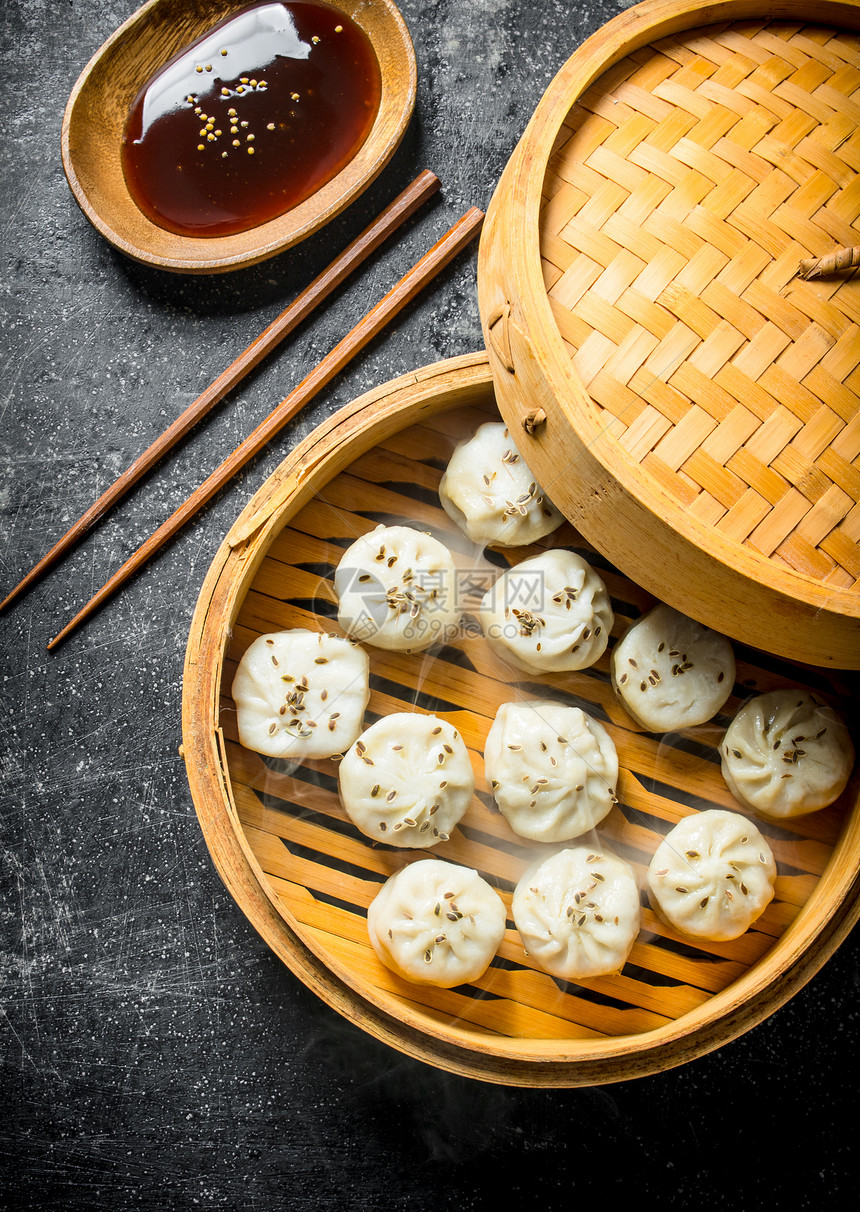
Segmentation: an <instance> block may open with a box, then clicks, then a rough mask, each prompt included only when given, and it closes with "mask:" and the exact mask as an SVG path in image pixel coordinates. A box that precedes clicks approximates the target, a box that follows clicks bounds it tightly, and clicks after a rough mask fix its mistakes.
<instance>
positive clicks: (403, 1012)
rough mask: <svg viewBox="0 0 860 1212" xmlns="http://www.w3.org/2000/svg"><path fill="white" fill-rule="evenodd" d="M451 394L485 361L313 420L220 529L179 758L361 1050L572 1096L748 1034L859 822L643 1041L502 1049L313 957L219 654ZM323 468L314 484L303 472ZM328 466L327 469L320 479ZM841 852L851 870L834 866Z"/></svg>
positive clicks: (479, 374)
mask: <svg viewBox="0 0 860 1212" xmlns="http://www.w3.org/2000/svg"><path fill="white" fill-rule="evenodd" d="M458 389H472V390H473V391H474V392H475V393H479V392H486V391H490V390H491V389H492V376H491V374H490V370H489V363H488V359H487V355H486V354H485V353H480V354H470V355H466V356H464V357H461V358H455V359H450V360H448V361H443V362H439V363H435V364H432V365H430V366H428V367H423V368H421V369H420V370H418V371H415V372H412V373H409V374H406V375H403V376H401V377H400V378H398V379H394V380H392V381H390V382H389V383H386V384H384V385H383V386H381V387H378V388H376V389H373V390H371V391H369V392H367V393H365V394H364V395H362V396H360V397H358V398H357V399H356V400H354V401H353V402H352V403H350V404H348V405H346V406H345V407H344V408H342V409H341V410H340V411H339V412H338V413H336V414H335V415H334V416H333V417H331V418H330V419H329V420H328V421H326V422H324V423H323V424H322V425H321V426H319V427H318V428H317V429H316V430H314V431H313V432H312V433H311V434H310V435H309V436H308V437H307V438H305V439H304V441H303V442H301V443H300V444H299V445H298V446H297V447H296V449H295V450H294V451H293V452H292V453H291V454H290V455H288V456H287V458H286V459H285V460H284V461H283V463H282V464H281V465H280V467H279V468H278V469H277V470H276V471H275V472H274V473H273V475H272V476H270V477H269V479H268V480H267V481H266V482H265V483H264V484H263V485H262V487H261V488H260V489H259V490H258V492H257V493H256V494H255V496H254V498H253V499H252V500H251V501H250V502H249V504H248V505H247V506H246V508H245V509H244V510H243V512H242V513H241V515H240V516H239V518H238V519H237V521H236V522H235V524H234V525H233V526H232V527H231V529H230V531H229V532H228V534H227V536H226V538H225V540H224V542H223V543H222V545H221V547H220V549H219V551H218V553H217V554H216V556H215V559H214V560H213V563H212V565H211V566H210V569H209V571H208V573H207V576H206V578H205V581H204V584H203V587H202V589H201V592H200V596H199V599H198V602H197V606H196V609H195V613H194V617H193V620H192V623H191V628H190V632H189V639H188V647H187V651H186V661H185V674H184V689H183V708H182V720H183V742H182V752H183V756H184V760H185V764H186V770H187V774H188V779H189V785H190V788H191V793H192V798H193V801H194V805H195V809H196V811H197V815H198V819H199V821H200V825H201V828H202V830H203V835H204V838H205V840H206V843H207V846H208V847H209V851H210V854H211V856H212V858H213V861H214V863H215V866H216V869H217V870H218V872H219V874H220V875H221V877H222V879H223V880H224V883H225V884H226V886H227V888H228V890H229V891H230V893H231V895H232V896H233V897H234V899H235V900H236V902H237V904H238V905H239V907H240V908H241V909H242V911H243V912H244V913H245V915H246V917H248V919H249V921H250V922H251V924H252V925H253V926H254V927H255V929H257V931H258V932H259V933H260V935H261V936H262V937H263V939H264V940H265V941H266V942H267V943H268V945H269V946H270V947H271V948H272V949H273V950H274V951H275V952H276V954H278V955H279V956H280V958H281V959H282V960H283V961H284V963H285V964H286V965H287V966H288V967H289V968H290V969H291V971H292V972H293V973H294V974H295V975H296V976H298V977H299V979H300V980H302V981H303V982H304V983H305V984H306V985H308V986H309V987H310V988H311V989H312V990H313V991H314V992H315V993H317V995H318V996H320V997H321V998H322V999H323V1000H324V1001H325V1002H326V1003H327V1004H328V1005H330V1006H332V1007H333V1008H334V1009H335V1010H337V1011H338V1012H339V1013H341V1014H342V1015H344V1017H346V1018H347V1019H349V1020H350V1021H352V1022H354V1023H356V1024H357V1025H358V1026H360V1027H362V1028H363V1029H364V1030H366V1031H368V1032H369V1033H370V1034H371V1035H373V1036H374V1037H375V1038H377V1039H380V1040H382V1041H383V1042H385V1043H388V1044H390V1045H391V1046H393V1047H395V1048H397V1049H398V1050H400V1051H402V1052H405V1053H407V1054H409V1055H412V1056H416V1057H418V1058H419V1059H422V1060H424V1061H427V1062H429V1063H431V1064H434V1065H436V1066H438V1067H440V1068H443V1069H447V1070H449V1071H451V1072H457V1073H461V1074H463V1075H465V1076H471V1077H477V1078H480V1079H482V1080H487V1081H496V1082H502V1083H506V1084H514V1085H526V1086H575V1085H593V1084H599V1083H602V1082H612V1081H620V1080H624V1079H626V1078H630V1077H635V1076H642V1075H645V1074H648V1073H654V1072H659V1071H662V1070H665V1069H668V1068H672V1067H674V1066H675V1065H679V1064H682V1063H684V1062H686V1061H688V1060H691V1059H694V1058H695V1057H697V1056H700V1055H703V1054H704V1053H706V1052H708V1051H711V1050H713V1049H714V1048H717V1047H719V1046H720V1045H722V1044H723V1043H726V1042H728V1041H729V1040H730V1039H732V1038H735V1037H736V1036H738V1035H740V1034H742V1033H743V1032H744V1031H746V1030H749V1029H750V1028H751V1027H753V1026H755V1025H756V1024H757V1023H759V1022H760V1021H761V1020H762V1019H764V1018H766V1017H767V1016H768V1015H769V1014H771V1013H773V1012H774V1011H775V1010H776V1009H777V1008H778V1007H779V1006H781V1005H782V1004H783V1003H784V1002H785V1001H786V1000H788V998H790V997H791V996H792V995H793V994H794V993H795V992H796V991H797V990H798V989H800V988H801V987H802V986H803V985H804V984H805V983H806V982H807V981H808V980H809V979H810V978H811V977H812V976H813V975H814V973H815V972H816V971H818V969H819V968H820V967H821V965H822V964H823V963H824V962H825V961H826V959H827V958H828V957H829V956H830V955H831V954H832V952H833V951H834V950H835V949H836V947H837V946H838V945H839V943H840V942H841V941H842V940H843V939H844V937H845V936H846V935H847V933H848V932H849V930H850V929H851V926H852V925H853V924H854V922H855V921H856V920H857V918H858V916H860V870H858V867H860V811H858V810H857V807H856V806H855V809H854V810H853V811H852V812H851V813H850V814H849V816H848V817H847V818H846V822H845V826H844V828H843V830H842V833H841V835H840V838H839V840H838V842H837V843H836V845H835V847H834V850H833V854H832V855H831V859H830V861H829V863H828V865H827V867H826V869H825V871H824V872H823V873H822V875H821V877H820V879H819V881H818V883H817V885H816V888H815V890H814V892H813V893H812V895H811V897H810V898H809V900H808V902H807V904H806V906H805V907H804V909H803V910H802V911H801V913H800V915H799V917H798V918H797V919H796V920H795V921H794V923H793V924H792V925H791V926H790V927H789V928H788V929H787V930H786V931H785V933H784V934H783V935H782V936H781V937H780V938H779V939H778V940H777V941H776V943H775V944H774V946H773V947H772V948H771V950H770V951H769V952H768V954H767V957H766V959H765V960H763V961H759V962H758V963H757V964H755V965H753V967H752V968H750V969H749V970H748V971H747V972H746V973H745V974H744V975H743V976H742V977H740V978H739V979H738V980H737V981H735V982H733V983H732V984H731V985H729V986H727V987H726V988H725V989H724V990H723V991H722V992H721V993H718V994H715V995H714V996H713V997H711V998H710V999H709V1000H708V1001H707V1002H705V1003H704V1004H703V1005H702V1006H701V1007H699V1008H697V1009H696V1010H693V1011H691V1012H688V1013H687V1014H686V1015H683V1016H682V1017H680V1018H678V1019H677V1020H675V1021H674V1022H672V1023H670V1024H667V1025H666V1026H664V1027H661V1028H658V1029H656V1030H652V1031H649V1032H645V1033H641V1034H637V1035H627V1036H616V1037H607V1038H606V1039H600V1040H588V1041H560V1040H539V1039H538V1040H533V1039H528V1040H513V1039H508V1038H506V1037H503V1036H495V1035H492V1034H491V1033H490V1032H480V1031H477V1030H475V1031H471V1030H466V1029H463V1028H458V1027H456V1026H449V1027H442V1026H441V1025H440V1024H439V1023H438V1022H435V1021H429V1020H428V1019H427V1018H426V1017H425V1016H423V1015H421V1014H417V1013H414V1012H412V1011H409V1010H407V1009H404V1008H403V1007H398V1012H397V1014H394V1013H393V1012H392V1010H391V1004H390V999H388V998H387V997H385V996H383V995H381V994H380V995H378V996H377V995H376V993H375V992H374V991H372V990H367V991H361V992H360V991H359V990H358V989H356V988H355V987H354V985H353V984H352V982H351V979H350V973H349V972H348V971H347V970H346V969H343V968H341V966H340V965H339V963H338V962H337V961H333V960H332V957H331V956H328V957H325V958H324V957H323V956H321V955H320V954H319V952H318V950H317V948H316V947H315V945H314V944H313V942H312V940H310V939H309V938H308V937H307V936H306V935H305V933H304V931H303V929H302V927H301V926H300V925H299V924H298V923H297V922H295V921H294V920H293V919H292V915H291V914H290V913H289V911H288V910H287V909H285V908H284V906H283V905H281V904H280V903H279V902H278V899H277V897H276V895H275V893H274V890H273V888H272V886H271V884H270V882H269V880H268V879H267V877H266V876H265V874H264V872H263V871H262V869H261V867H260V865H259V863H258V861H257V859H256V857H255V855H254V854H253V852H252V850H251V847H250V845H249V843H248V840H247V838H246V836H245V834H244V830H243V827H242V825H241V823H240V821H239V815H238V811H237V809H236V806H235V804H234V802H233V800H232V795H231V789H230V779H229V773H228V768H227V762H226V756H225V745H224V738H223V734H222V733H221V730H220V726H219V720H218V702H219V694H220V685H221V676H222V671H223V664H224V659H225V654H226V648H227V643H228V640H229V635H230V633H231V630H232V626H233V624H234V623H235V620H236V617H237V615H238V613H239V609H240V606H241V604H242V601H243V600H244V597H245V595H246V593H247V591H248V588H249V586H250V584H251V583H252V581H253V578H254V576H255V575H256V572H257V569H258V568H259V566H260V564H261V562H262V560H263V558H264V557H265V555H266V553H267V551H268V548H269V546H270V545H271V543H272V541H273V540H274V538H275V536H276V535H277V533H278V532H279V531H280V530H281V529H282V527H283V526H284V524H285V522H286V521H287V520H288V518H289V517H290V516H292V514H293V513H294V512H295V511H296V510H298V509H299V508H301V507H302V506H303V505H304V504H306V502H307V501H308V500H309V499H310V498H311V497H312V496H313V495H314V494H315V493H316V492H317V491H318V490H319V489H320V488H321V487H323V485H324V483H328V482H329V480H330V479H331V478H333V476H335V475H337V474H339V473H340V472H341V471H342V470H343V469H344V467H346V466H347V465H348V464H349V463H351V462H352V461H353V460H354V459H355V458H357V457H359V456H360V455H361V454H363V453H365V452H366V451H367V450H369V449H370V448H371V447H372V446H374V445H376V444H377V442H378V441H379V440H380V439H381V438H382V437H385V436H387V435H388V434H390V433H394V432H397V431H399V430H400V429H403V428H405V427H407V426H408V425H411V424H414V423H416V421H417V420H419V419H420V417H421V416H422V415H429V414H431V413H436V412H442V411H445V410H446V408H454V407H457V406H459V404H460V403H461V402H460V401H459V400H458V401H457V402H456V403H448V404H446V397H447V395H449V394H450V393H451V392H453V391H455V390H458ZM323 466H325V467H326V473H325V478H324V480H320V482H318V481H317V478H316V477H315V474H314V473H315V472H316V471H317V470H318V469H320V468H321V467H323ZM332 468H333V469H332ZM846 854H853V855H855V856H857V857H855V860H854V862H853V863H851V864H848V863H843V864H842V865H841V866H840V864H839V863H838V861H837V860H838V859H839V858H842V857H843V856H845V855H846Z"/></svg>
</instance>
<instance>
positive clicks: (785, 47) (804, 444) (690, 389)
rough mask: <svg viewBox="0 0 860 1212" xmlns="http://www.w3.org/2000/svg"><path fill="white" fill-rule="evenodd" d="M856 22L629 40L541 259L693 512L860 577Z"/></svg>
mask: <svg viewBox="0 0 860 1212" xmlns="http://www.w3.org/2000/svg"><path fill="white" fill-rule="evenodd" d="M858 168H860V38H858V37H857V36H856V35H854V34H848V33H844V32H836V31H834V30H830V29H825V28H818V27H814V26H808V25H807V26H802V25H799V24H797V23H787V22H780V23H777V22H771V23H766V22H735V23H727V24H724V25H720V26H709V27H707V28H704V29H699V30H693V31H689V32H686V33H684V34H682V35H678V36H676V37H672V38H667V39H664V40H661V41H660V42H656V43H654V44H653V45H651V46H648V47H645V48H643V49H641V50H639V51H636V52H634V53H632V54H630V55H629V56H628V57H626V58H625V59H623V60H621V61H620V62H619V63H617V64H616V65H614V66H613V67H612V68H610V69H609V70H608V71H607V72H605V73H604V74H603V75H602V76H601V77H600V79H599V80H598V81H597V82H596V83H595V84H594V85H593V86H592V88H590V89H589V90H588V92H586V93H585V94H584V95H583V96H582V97H581V98H580V100H579V101H578V102H577V104H576V105H574V106H573V108H572V109H571V111H570V113H569V115H568V117H567V119H566V122H565V124H564V125H563V127H562V129H561V131H560V133H559V136H558V139H557V141H556V145H555V148H554V151H553V155H552V157H551V159H550V161H549V165H548V171H547V173H546V177H545V182H544V202H543V209H542V214H541V228H540V235H541V257H542V263H543V269H544V277H545V282H546V288H547V291H548V296H549V300H550V304H551V307H552V311H553V314H554V317H555V320H556V323H557V325H558V329H559V331H560V334H561V336H562V338H563V339H564V341H565V342H566V344H567V346H568V348H569V352H570V356H571V359H572V364H573V367H574V369H575V371H576V373H577V375H578V376H579V378H580V379H581V381H582V383H583V385H584V386H585V388H586V390H587V391H588V392H589V394H590V396H591V398H592V399H593V400H594V401H595V403H596V404H597V406H598V407H599V408H600V409H601V410H602V412H603V414H604V417H605V420H606V424H607V427H608V430H609V433H610V434H611V435H613V437H615V438H616V439H617V441H618V443H619V444H620V446H622V447H623V448H624V449H625V451H627V452H628V453H629V454H630V455H631V456H632V457H633V458H634V459H635V460H636V461H637V462H639V463H640V464H641V466H642V467H643V469H644V470H646V471H647V472H648V473H649V475H650V476H651V477H653V479H654V481H656V483H657V484H658V485H659V486H660V487H661V488H662V489H665V490H668V491H669V492H670V493H671V494H672V495H673V496H674V497H675V498H676V499H677V500H678V501H680V502H681V504H682V505H683V506H684V507H685V508H686V509H687V510H688V511H689V513H690V514H691V515H694V516H696V517H698V518H699V519H701V520H702V521H703V522H705V523H708V524H710V525H712V526H713V527H715V528H716V529H717V530H718V531H720V532H722V533H724V534H725V535H726V536H727V537H729V538H731V539H733V540H735V541H737V542H739V543H742V544H746V545H748V546H749V547H750V548H751V549H753V550H755V551H757V552H760V553H762V554H764V555H766V556H768V557H770V558H771V559H772V560H773V561H775V562H777V563H779V564H782V565H783V566H787V567H790V568H791V569H793V570H795V571H797V572H800V573H802V574H805V575H807V576H810V577H813V578H815V579H816V580H818V581H820V582H822V583H823V584H828V585H833V586H836V587H839V588H847V589H851V588H856V587H857V583H858V580H860V504H858V501H860V460H858V455H860V278H858V276H857V275H856V271H853V272H851V271H849V272H847V273H846V272H843V273H841V274H837V275H834V276H831V277H828V278H822V279H816V280H813V281H804V280H803V279H802V278H801V277H800V276H799V275H798V273H797V268H798V263H799V261H800V260H801V259H803V258H807V257H818V256H824V255H826V254H828V253H830V252H832V251H833V250H834V249H835V248H836V247H838V246H851V245H856V244H858V243H860V235H858V233H860V226H858V216H860V175H858Z"/></svg>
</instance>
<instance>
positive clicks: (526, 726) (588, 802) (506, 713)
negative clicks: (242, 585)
mask: <svg viewBox="0 0 860 1212" xmlns="http://www.w3.org/2000/svg"><path fill="white" fill-rule="evenodd" d="M484 769H485V774H486V779H487V782H488V783H489V785H490V788H491V790H492V793H493V796H494V798H495V801H496V803H497V804H498V806H499V809H500V810H501V812H502V815H503V816H504V817H505V819H506V820H507V822H508V824H509V825H510V827H511V828H512V829H513V831H514V833H517V834H519V836H520V837H525V838H529V839H531V840H532V841H536V842H565V841H569V840H570V839H571V838H575V837H580V836H581V835H582V834H583V833H586V832H587V831H588V830H589V829H593V828H594V826H595V825H597V824H598V822H600V821H602V820H603V818H604V817H605V816H606V815H607V814H608V813H609V811H610V810H611V808H612V805H613V804H614V803H615V802H616V795H615V788H616V784H617V781H618V754H617V752H616V749H615V744H614V742H613V740H612V738H611V737H610V735H609V733H608V732H607V731H606V729H605V728H604V727H603V725H602V724H600V723H599V722H598V721H597V720H594V719H592V718H591V717H590V716H588V715H586V713H585V712H584V711H582V710H581V709H580V708H579V707H570V706H567V705H566V704H563V703H556V702H554V701H552V700H535V701H529V700H522V701H519V702H512V703H503V704H502V706H501V707H500V708H499V710H498V711H497V712H496V718H495V720H494V721H493V725H492V727H491V728H490V732H489V735H488V736H487V743H486V746H485V749H484Z"/></svg>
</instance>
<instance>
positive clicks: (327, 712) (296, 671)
mask: <svg viewBox="0 0 860 1212" xmlns="http://www.w3.org/2000/svg"><path fill="white" fill-rule="evenodd" d="M368 673H369V667H368V660H367V653H366V652H365V651H364V649H363V648H360V647H359V646H358V645H357V644H352V643H350V641H349V640H345V639H343V638H342V637H341V636H336V635H325V634H323V633H322V632H317V631H307V630H305V629H304V628H301V627H297V628H295V629H294V630H292V631H276V632H272V633H271V634H269V635H261V636H258V638H257V639H256V640H254V642H253V643H252V644H251V645H250V647H249V648H248V649H247V650H246V652H245V653H244V655H243V656H242V659H241V660H240V662H239V667H238V669H237V670H236V676H235V677H234V679H233V686H232V695H233V701H234V702H235V704H236V721H237V724H238V728H239V740H240V741H241V742H242V744H243V745H244V746H245V747H246V748H247V749H253V750H255V751H256V752H257V753H265V754H266V755H267V756H269V757H275V758H285V759H287V760H289V761H294V762H301V761H303V760H304V759H305V758H327V757H331V756H332V754H335V753H342V752H343V751H344V750H345V749H347V748H348V747H349V746H350V745H351V744H352V743H353V741H354V740H355V739H356V737H357V736H358V735H359V733H360V732H361V729H362V725H363V723H364V711H365V708H366V707H367V703H368V699H369V698H370V687H369V684H368Z"/></svg>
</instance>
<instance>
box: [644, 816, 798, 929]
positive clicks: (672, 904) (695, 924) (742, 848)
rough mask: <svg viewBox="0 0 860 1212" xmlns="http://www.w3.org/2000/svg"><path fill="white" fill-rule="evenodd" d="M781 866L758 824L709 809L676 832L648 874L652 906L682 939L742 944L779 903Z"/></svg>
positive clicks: (669, 836)
mask: <svg viewBox="0 0 860 1212" xmlns="http://www.w3.org/2000/svg"><path fill="white" fill-rule="evenodd" d="M775 881H776V863H775V862H774V858H773V853H772V851H771V849H770V846H769V845H768V844H767V842H766V841H765V839H764V838H763V837H762V835H761V832H760V831H759V830H758V829H757V828H756V826H755V825H754V824H753V822H752V821H750V820H748V819H747V817H745V816H742V815H741V814H740V813H739V812H728V811H726V810H724V809H721V808H709V809H707V810H706V811H704V812H695V813H693V814H692V815H691V816H686V817H684V819H683V820H681V821H679V823H678V824H677V825H676V826H675V827H674V829H672V830H670V832H669V833H668V834H667V835H666V837H665V838H664V839H663V841H662V842H661V843H660V845H659V846H658V847H657V849H656V851H655V853H654V857H653V859H652V860H651V865H650V867H649V868H648V888H649V891H650V896H651V903H652V904H653V905H654V908H655V909H656V910H657V912H658V913H659V914H660V916H661V917H662V918H663V919H664V920H665V921H666V922H668V924H669V925H670V926H672V927H674V929H675V930H677V931H678V932H679V934H683V935H685V936H686V937H688V938H692V939H706V940H709V941H713V942H722V941H725V940H727V939H733V938H739V937H740V935H742V934H744V933H745V932H746V931H747V930H748V929H749V927H750V926H751V925H752V923H753V922H754V921H756V920H757V918H759V917H761V915H762V913H764V911H765V909H766V908H767V906H768V905H769V904H770V902H771V901H772V900H773V893H774V883H775Z"/></svg>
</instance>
